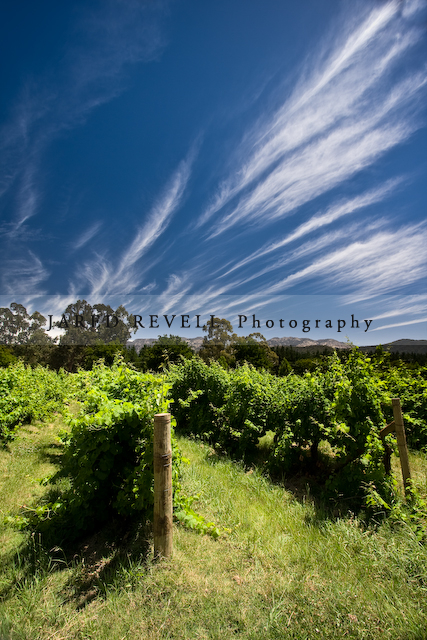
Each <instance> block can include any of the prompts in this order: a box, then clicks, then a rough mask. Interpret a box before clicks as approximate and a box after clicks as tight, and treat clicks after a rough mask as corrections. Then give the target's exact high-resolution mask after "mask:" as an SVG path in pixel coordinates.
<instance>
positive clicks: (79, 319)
mask: <svg viewBox="0 0 427 640" xmlns="http://www.w3.org/2000/svg"><path fill="white" fill-rule="evenodd" d="M57 326H58V327H59V328H61V329H65V333H64V335H62V336H61V338H60V344H61V345H95V344H108V343H116V344H126V342H127V341H128V340H129V338H130V335H131V333H132V332H135V331H136V328H134V327H132V315H131V314H129V313H128V312H127V311H126V309H125V308H124V307H123V306H122V305H121V306H120V307H118V308H117V309H116V310H115V311H114V310H113V308H112V307H110V306H109V305H105V304H95V305H93V306H92V305H91V304H89V302H87V301H86V300H77V302H74V303H73V304H69V305H68V307H67V308H66V310H65V311H64V313H63V314H62V318H61V321H60V322H58V323H57Z"/></svg>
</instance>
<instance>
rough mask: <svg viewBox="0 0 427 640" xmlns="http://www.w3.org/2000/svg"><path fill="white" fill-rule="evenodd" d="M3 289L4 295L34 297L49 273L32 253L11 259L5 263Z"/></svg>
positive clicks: (2, 279)
mask: <svg viewBox="0 0 427 640" xmlns="http://www.w3.org/2000/svg"><path fill="white" fill-rule="evenodd" d="M2 266H3V268H4V271H3V274H2V276H1V289H2V292H3V294H6V295H10V296H26V295H34V293H35V292H39V294H42V293H43V292H40V291H39V286H40V284H41V283H42V282H43V281H44V280H46V278H47V276H48V271H47V269H46V267H45V266H44V265H43V263H42V261H41V260H40V259H39V258H38V257H37V256H36V255H35V254H34V253H33V252H32V251H26V252H25V255H23V256H20V257H14V258H10V259H7V260H5V261H4V263H3V265H2Z"/></svg>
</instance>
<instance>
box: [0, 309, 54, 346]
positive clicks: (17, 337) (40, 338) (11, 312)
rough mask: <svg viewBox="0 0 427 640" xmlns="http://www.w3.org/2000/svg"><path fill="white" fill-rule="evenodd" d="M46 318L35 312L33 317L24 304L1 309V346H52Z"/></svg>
mask: <svg viewBox="0 0 427 640" xmlns="http://www.w3.org/2000/svg"><path fill="white" fill-rule="evenodd" d="M45 324H46V318H45V317H44V316H42V314H41V313H39V312H38V311H35V312H34V313H33V314H32V315H31V316H30V315H29V314H28V313H27V310H26V308H25V307H24V306H22V304H18V303H17V302H12V304H11V305H10V308H8V307H0V344H10V345H18V344H51V343H52V340H51V339H50V337H49V336H48V335H47V334H46V333H45V330H44V328H43V327H44V325H45Z"/></svg>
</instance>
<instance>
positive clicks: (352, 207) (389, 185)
mask: <svg viewBox="0 0 427 640" xmlns="http://www.w3.org/2000/svg"><path fill="white" fill-rule="evenodd" d="M402 181H403V178H396V179H391V180H388V181H387V182H386V183H385V184H384V185H382V186H380V187H377V188H374V189H371V190H370V191H367V192H366V193H362V194H361V195H358V196H355V197H354V198H342V199H341V200H340V201H339V202H336V203H334V204H333V205H331V206H329V207H328V208H327V210H326V211H323V212H322V211H319V212H316V214H315V215H314V216H312V217H311V218H310V219H309V220H307V222H304V223H303V224H301V225H299V226H298V227H297V228H296V229H295V230H294V231H291V232H290V233H288V234H287V235H286V236H284V237H283V238H281V239H280V240H274V241H273V242H269V243H267V244H266V245H264V246H263V247H261V248H260V249H258V250H257V251H254V252H253V253H252V254H251V255H249V256H247V257H246V258H244V259H243V260H240V261H239V262H238V263H237V264H235V265H234V266H232V267H231V268H230V269H229V270H228V271H227V272H226V273H224V274H223V277H224V276H226V275H228V274H229V273H231V272H233V271H235V270H236V269H240V268H242V267H244V266H245V265H247V264H249V263H251V262H253V261H254V260H257V259H259V258H262V257H264V256H267V255H268V254H270V253H273V252H276V251H278V250H279V249H282V248H283V247H286V246H287V245H288V244H291V243H293V242H296V241H297V240H302V239H304V238H305V236H307V235H309V234H311V233H312V232H314V231H317V230H319V229H321V228H323V227H325V226H328V225H330V224H332V223H333V222H336V221H337V220H340V219H341V218H343V217H344V216H349V215H351V214H358V213H359V212H360V211H361V210H362V209H365V208H366V207H369V206H370V205H373V204H376V203H378V202H381V201H382V200H384V199H385V198H386V197H389V196H390V195H391V194H392V193H393V192H394V191H395V189H396V187H397V186H398V185H399V184H401V183H402Z"/></svg>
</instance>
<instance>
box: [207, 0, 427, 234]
mask: <svg viewBox="0 0 427 640" xmlns="http://www.w3.org/2000/svg"><path fill="white" fill-rule="evenodd" d="M334 26H335V29H336V31H338V32H340V33H342V34H343V35H342V36H341V38H340V39H337V38H335V40H334V41H333V44H332V46H330V47H329V48H328V50H324V51H323V52H320V55H319V51H317V52H316V57H317V58H318V59H320V60H321V61H322V62H320V63H316V62H314V63H313V61H311V65H312V66H314V71H312V72H311V73H310V74H309V75H308V74H303V75H305V78H306V79H305V80H302V81H301V82H300V83H299V84H298V86H297V87H296V88H295V90H294V92H293V94H292V95H291V96H290V98H288V99H287V100H285V102H284V103H283V104H282V106H281V107H280V108H279V109H278V110H277V111H276V113H275V115H274V116H273V118H271V119H270V120H268V121H266V122H264V124H259V123H258V124H257V125H256V126H255V127H254V128H253V130H252V131H251V132H250V133H249V135H248V136H247V137H246V139H245V141H244V142H242V145H241V146H240V148H239V149H238V152H237V153H236V157H235V161H234V166H232V167H231V170H230V171H231V173H232V176H230V177H229V178H225V179H224V181H223V182H222V183H221V184H220V186H219V187H218V192H217V194H216V196H214V198H213V201H212V202H211V204H210V205H209V206H208V207H206V209H205V210H204V212H203V214H202V215H201V216H200V218H199V221H198V225H199V227H200V226H202V225H204V224H206V223H208V222H209V223H210V224H211V228H210V231H209V233H208V235H209V237H210V238H212V237H215V236H217V235H219V234H221V233H223V232H225V231H226V230H228V229H230V228H231V227H234V226H235V225H238V224H245V225H248V224H249V225H255V226H263V225H266V224H269V223H271V222H272V221H274V220H277V219H279V218H283V217H286V216H289V215H290V214H292V213H294V212H295V211H296V210H297V209H298V208H299V207H300V206H301V205H303V204H306V203H308V202H310V201H312V200H314V199H315V198H317V197H318V196H320V195H322V194H324V193H326V192H328V191H330V190H331V189H333V188H335V187H337V186H338V185H342V184H343V183H345V182H346V181H348V180H349V179H350V178H352V177H353V176H354V175H355V174H357V173H358V172H360V171H361V170H363V169H366V168H367V167H370V166H371V165H372V164H373V163H375V162H376V160H378V158H380V157H381V156H382V155H383V154H384V153H386V152H387V151H388V150H390V149H392V148H393V147H395V146H396V145H398V144H400V143H402V142H403V141H405V140H407V139H408V138H409V136H410V135H411V134H412V133H413V132H414V131H415V130H416V128H417V127H418V126H419V121H418V118H417V113H418V111H419V107H420V102H419V97H420V92H421V90H423V89H424V88H425V86H426V78H425V73H424V71H423V70H421V69H418V70H417V71H416V70H415V71H414V70H413V71H411V72H410V73H409V74H407V75H406V76H403V75H402V74H401V73H398V74H397V76H395V77H393V76H392V73H391V72H392V71H395V69H396V65H397V64H398V63H399V62H400V61H401V60H402V58H404V56H405V55H407V54H409V52H410V50H411V48H412V47H413V46H414V45H415V44H416V43H417V41H418V40H419V37H420V30H419V29H417V28H416V27H414V26H411V25H409V24H407V22H405V21H404V19H403V18H402V15H401V12H400V3H399V2H397V1H392V2H388V3H386V4H384V5H382V6H380V7H376V8H374V9H372V10H370V11H369V13H368V14H365V16H364V17H363V18H362V19H361V18H360V16H359V15H358V16H353V18H352V19H348V17H347V18H346V21H345V22H343V24H342V25H340V28H338V29H337V25H334ZM307 75H308V77H307ZM214 215H215V222H214V224H212V216H214Z"/></svg>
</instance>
